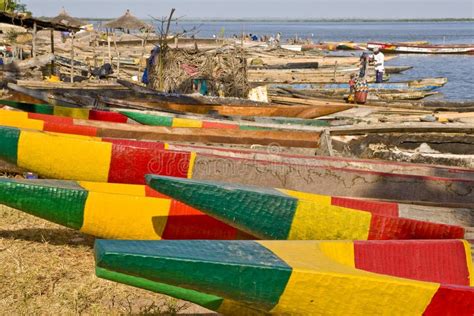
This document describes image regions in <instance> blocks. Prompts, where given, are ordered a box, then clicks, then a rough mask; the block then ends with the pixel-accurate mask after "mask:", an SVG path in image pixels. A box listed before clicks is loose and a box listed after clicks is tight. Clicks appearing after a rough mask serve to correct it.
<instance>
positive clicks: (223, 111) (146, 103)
mask: <svg viewBox="0 0 474 316" xmlns="http://www.w3.org/2000/svg"><path fill="white" fill-rule="evenodd" d="M9 87H10V88H12V89H14V90H15V91H17V92H20V93H24V94H27V95H29V96H31V97H34V98H36V99H39V100H42V101H43V102H46V103H49V104H53V105H59V106H73V107H77V105H78V104H79V105H83V106H92V105H93V104H95V103H97V101H98V99H100V101H101V102H103V103H104V104H107V105H110V106H113V107H126V108H136V109H157V110H166V111H174V112H181V113H182V112H188V113H197V114H219V115H230V116H250V117H253V116H277V117H298V118H316V117H320V116H325V115H329V114H332V113H337V112H340V111H345V110H347V109H350V108H352V106H350V105H347V104H345V103H336V102H332V103H331V102H326V104H321V105H320V106H311V107H309V106H283V105H268V104H265V105H262V104H261V103H259V105H202V104H196V103H185V100H187V98H188V97H187V96H174V97H169V98H168V97H167V98H163V97H162V96H160V95H159V94H156V95H155V94H150V95H149V98H147V99H143V98H141V97H137V96H135V97H134V98H130V99H126V100H120V99H113V98H107V97H99V96H97V95H90V96H87V95H80V94H75V93H71V92H69V93H67V96H62V95H61V94H60V93H51V92H44V91H40V90H34V89H26V88H23V87H18V86H15V85H11V84H9ZM170 98H174V99H175V100H179V101H178V102H180V103H173V102H169V101H168V100H170ZM249 102H251V101H249Z"/></svg>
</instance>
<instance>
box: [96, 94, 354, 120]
mask: <svg viewBox="0 0 474 316" xmlns="http://www.w3.org/2000/svg"><path fill="white" fill-rule="evenodd" d="M102 101H103V102H104V103H106V104H107V105H108V106H112V107H125V108H136V109H151V110H163V109H165V110H172V111H177V112H181V113H185V112H187V113H195V114H206V115H212V114H218V115H225V116H240V117H255V116H265V117H295V118H304V119H312V118H318V117H321V116H326V115H330V114H333V113H337V112H341V111H345V110H348V109H351V108H352V106H350V105H348V104H345V103H340V102H329V101H327V102H322V103H321V105H316V106H305V105H303V106H302V105H294V106H285V105H273V106H267V107H262V106H257V107H252V106H208V105H199V106H196V105H185V104H176V103H163V102H156V101H155V102H150V101H144V100H132V99H129V100H126V101H122V100H118V99H112V98H102Z"/></svg>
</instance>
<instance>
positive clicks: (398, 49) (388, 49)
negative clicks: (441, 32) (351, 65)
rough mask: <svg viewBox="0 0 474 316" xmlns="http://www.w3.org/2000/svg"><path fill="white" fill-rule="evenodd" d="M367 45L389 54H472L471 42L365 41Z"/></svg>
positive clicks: (473, 48)
mask: <svg viewBox="0 0 474 316" xmlns="http://www.w3.org/2000/svg"><path fill="white" fill-rule="evenodd" d="M367 47H368V48H369V49H373V48H379V49H380V50H381V51H382V52H384V53H391V54H474V45H472V44H465V45H464V44H449V45H409V44H398V43H377V42H373V43H367Z"/></svg>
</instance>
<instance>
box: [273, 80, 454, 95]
mask: <svg viewBox="0 0 474 316" xmlns="http://www.w3.org/2000/svg"><path fill="white" fill-rule="evenodd" d="M447 82H448V79H447V78H425V79H420V80H412V81H407V82H384V83H369V84H368V86H369V91H384V90H389V91H407V90H408V91H431V90H434V89H437V88H439V87H442V86H444V85H445V84H446V83H447ZM268 87H269V88H270V89H272V88H291V89H293V90H316V91H318V90H325V91H327V90H336V91H337V90H343V91H345V92H347V91H349V88H350V87H349V84H348V83H326V84H317V83H312V84H311V83H308V84H304V83H300V84H271V85H268Z"/></svg>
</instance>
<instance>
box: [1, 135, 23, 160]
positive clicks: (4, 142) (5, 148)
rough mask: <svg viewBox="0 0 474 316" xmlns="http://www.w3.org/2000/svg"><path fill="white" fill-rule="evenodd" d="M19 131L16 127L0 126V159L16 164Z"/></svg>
mask: <svg viewBox="0 0 474 316" xmlns="http://www.w3.org/2000/svg"><path fill="white" fill-rule="evenodd" d="M20 133H21V132H20V130H19V129H18V128H13V127H4V126H0V159H3V160H5V161H8V162H10V163H13V164H15V165H16V163H17V160H18V141H19V139H20Z"/></svg>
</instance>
